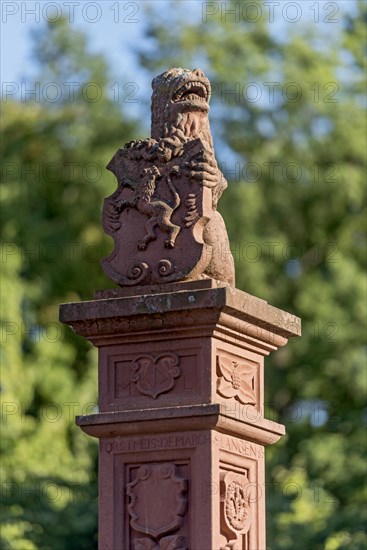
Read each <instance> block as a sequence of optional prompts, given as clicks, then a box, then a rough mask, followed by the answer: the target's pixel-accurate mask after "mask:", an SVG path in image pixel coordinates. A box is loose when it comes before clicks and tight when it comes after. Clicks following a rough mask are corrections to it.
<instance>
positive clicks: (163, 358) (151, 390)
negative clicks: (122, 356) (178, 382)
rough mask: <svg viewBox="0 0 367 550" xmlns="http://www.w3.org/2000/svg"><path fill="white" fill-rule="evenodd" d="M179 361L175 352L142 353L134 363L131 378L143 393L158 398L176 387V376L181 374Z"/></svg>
mask: <svg viewBox="0 0 367 550" xmlns="http://www.w3.org/2000/svg"><path fill="white" fill-rule="evenodd" d="M179 361H180V359H179V357H178V356H177V355H176V354H175V353H168V352H167V353H162V354H161V355H157V357H153V355H140V356H139V357H137V358H136V359H135V360H134V362H133V363H132V372H131V380H132V382H135V383H136V386H137V388H138V390H139V391H140V392H141V393H143V394H144V395H150V396H151V397H153V399H156V398H157V397H158V395H160V394H161V393H165V392H167V391H169V390H171V389H172V388H173V387H174V385H175V378H178V377H179V376H180V374H181V370H180V367H179V366H178V365H179Z"/></svg>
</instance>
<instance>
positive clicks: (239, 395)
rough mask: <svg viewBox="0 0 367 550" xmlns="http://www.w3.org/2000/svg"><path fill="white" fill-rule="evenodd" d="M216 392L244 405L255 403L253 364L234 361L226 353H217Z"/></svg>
mask: <svg viewBox="0 0 367 550" xmlns="http://www.w3.org/2000/svg"><path fill="white" fill-rule="evenodd" d="M217 367H218V380H217V392H218V393H219V395H221V396H222V397H225V398H227V399H230V398H232V397H233V398H234V399H236V400H237V401H239V402H240V403H243V404H244V405H256V404H257V398H256V393H255V379H256V368H255V366H253V365H251V364H249V363H247V362H245V361H235V360H233V359H232V358H230V357H228V356H227V355H222V354H221V355H218V358H217Z"/></svg>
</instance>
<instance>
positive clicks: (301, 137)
mask: <svg viewBox="0 0 367 550" xmlns="http://www.w3.org/2000/svg"><path fill="white" fill-rule="evenodd" d="M171 4H172V5H173V7H174V9H168V7H171ZM184 4H185V3H184V2H173V3H170V4H168V3H167V9H165V10H164V14H162V10H159V5H158V8H157V7H156V6H155V4H154V3H151V2H150V3H147V9H148V10H149V25H147V34H148V37H149V44H150V49H149V51H144V52H142V53H141V64H142V65H143V66H144V67H145V68H147V69H149V72H150V75H151V76H152V75H154V74H156V73H157V71H159V70H161V71H163V70H165V69H167V68H168V67H169V66H186V67H189V68H194V67H196V66H197V65H199V66H200V67H202V68H203V69H204V70H205V72H206V73H207V75H208V76H209V77H210V79H211V81H212V82H213V84H214V86H213V99H212V115H211V121H212V128H213V133H214V138H215V142H216V151H217V156H218V158H219V160H220V161H221V162H222V163H223V164H222V168H223V171H224V172H227V179H228V180H229V183H230V185H229V188H228V190H227V191H226V192H225V194H224V195H223V197H222V199H221V201H220V209H221V211H222V213H223V216H224V218H225V220H226V223H227V227H228V231H229V234H230V239H231V244H232V248H233V253H234V256H235V260H236V274H237V287H238V288H241V289H243V290H245V291H247V292H250V293H253V294H255V295H257V296H259V297H261V298H264V299H266V300H268V301H269V302H270V303H271V304H273V305H275V306H277V307H280V308H283V309H285V310H287V311H291V312H293V313H295V314H296V315H299V316H300V317H301V318H302V320H303V337H302V338H301V339H300V340H297V341H295V342H291V343H289V344H288V345H287V346H286V347H285V348H284V349H280V350H279V351H278V352H277V353H275V354H273V355H272V356H270V357H269V358H268V359H267V362H266V363H267V365H266V369H267V370H266V384H267V398H266V401H267V405H266V408H265V413H266V415H267V416H268V417H270V418H272V419H274V420H279V421H280V422H283V423H285V424H286V426H287V432H288V436H287V437H285V438H283V439H282V440H281V441H280V442H279V443H278V444H276V445H274V446H272V447H270V448H269V449H268V450H267V466H268V473H267V481H268V483H269V484H270V485H268V497H267V510H268V541H269V542H268V544H269V548H272V549H273V550H293V549H294V548H295V547H297V548H298V549H300V550H310V549H311V548H312V549H315V550H324V549H325V550H338V549H340V550H344V549H346V548H348V549H349V548H350V549H353V550H362V549H363V548H365V544H366V537H365V528H364V521H363V520H364V518H363V513H362V511H363V499H364V498H365V495H364V493H363V474H364V466H363V452H364V434H363V431H362V424H363V406H364V403H365V393H364V389H365V385H364V383H365V380H364V378H365V375H364V360H365V348H364V347H363V342H364V339H363V338H364V334H363V324H364V316H365V310H364V303H365V300H364V299H365V296H364V279H363V272H364V269H365V249H364V226H363V216H364V214H365V213H364V211H363V207H362V205H363V204H364V202H365V189H364V187H363V175H364V168H365V133H364V131H365V127H364V122H363V121H364V116H365V112H364V108H363V102H362V93H363V90H364V86H365V82H364V73H363V69H364V64H365V57H364V55H363V48H362V45H363V37H364V22H365V17H366V8H365V4H364V3H362V2H358V10H357V11H356V13H354V11H353V10H351V11H350V12H349V13H346V14H341V12H340V13H339V14H338V16H339V18H340V23H339V24H338V25H312V24H310V25H306V24H303V25H302V28H301V25H297V26H296V27H295V32H293V33H292V32H289V33H287V36H286V39H285V40H284V33H279V35H281V36H280V38H282V40H280V38H279V36H278V34H277V32H274V29H273V27H271V26H270V25H269V23H268V20H267V17H266V14H267V11H266V10H265V9H264V10H263V11H262V13H263V17H262V19H260V20H259V21H258V22H257V23H256V24H254V23H250V22H248V21H246V20H241V21H239V22H236V21H234V18H233V17H230V16H228V17H227V18H225V19H224V18H223V17H221V13H220V11H219V13H217V14H215V15H212V16H210V17H208V18H207V21H206V22H204V21H203V19H202V16H201V12H200V13H199V12H197V13H198V15H197V16H195V15H190V17H187V13H186V6H185V5H184ZM214 4H216V3H214ZM227 4H228V7H229V2H227ZM236 4H240V3H238V2H237V3H236V2H233V5H236ZM220 5H221V3H218V6H219V7H220ZM259 5H261V4H260V3H259ZM158 10H159V11H158ZM185 21H189V22H186V23H185ZM331 31H332V32H331ZM34 51H35V56H36V59H37V60H38V62H39V67H40V74H39V77H38V78H37V80H38V81H40V82H41V83H44V82H52V81H54V82H60V83H62V82H68V81H71V80H73V81H76V82H78V83H79V88H78V90H77V91H75V96H74V100H73V101H69V97H70V96H69V95H68V93H66V92H68V91H67V90H65V94H64V95H63V97H62V98H61V100H60V101H58V102H55V103H53V104H52V103H49V102H41V103H38V104H37V103H34V102H32V101H27V102H18V101H10V102H9V101H8V102H7V103H6V105H5V107H6V109H5V110H4V120H3V151H2V152H3V157H4V159H5V161H4V163H3V178H2V179H3V184H2V201H3V206H4V208H3V214H4V215H3V217H2V222H1V224H2V226H1V228H2V235H3V245H2V267H3V284H2V314H1V323H2V347H1V358H2V365H3V371H2V386H1V391H2V428H3V429H2V438H1V447H0V448H1V453H2V460H1V469H0V472H1V483H2V485H1V488H2V504H1V507H2V521H3V525H2V529H1V535H0V536H1V538H0V546H1V548H4V549H9V550H28V549H29V550H34V549H41V550H51V549H52V550H63V549H65V548H78V549H79V548H80V549H88V550H90V549H92V548H96V536H97V535H96V533H97V519H96V514H97V503H96V491H97V489H96V475H97V474H96V459H97V449H96V444H95V442H94V441H93V440H92V439H91V438H88V437H87V436H84V435H83V434H82V432H81V431H80V430H79V429H78V428H76V427H75V426H74V415H75V414H80V413H82V412H84V413H85V412H86V411H90V410H92V409H93V404H94V402H95V400H96V391H97V383H96V355H95V352H94V351H93V350H91V347H90V346H89V345H88V344H86V343H85V341H84V340H83V339H81V338H78V337H76V336H74V335H72V334H71V332H70V331H68V330H67V329H64V328H62V327H60V325H59V324H58V323H57V310H58V304H59V303H60V302H69V301H78V300H80V299H89V298H91V297H92V296H93V291H94V290H95V289H97V288H103V287H107V286H110V283H109V282H108V281H107V279H106V277H105V276H104V275H103V274H102V270H101V268H100V266H99V258H100V257H101V256H103V255H104V254H105V253H106V252H107V249H110V248H111V245H110V243H109V242H108V240H107V239H105V238H104V236H103V233H102V230H101V223H100V217H101V207H102V201H103V198H104V197H105V196H107V195H108V194H110V192H111V191H112V190H113V189H114V186H115V184H114V178H113V177H112V175H110V174H108V173H107V172H106V171H105V169H104V166H105V165H106V163H107V162H108V161H109V160H110V158H111V156H112V154H113V152H114V150H115V149H116V148H117V147H118V146H120V145H121V144H123V143H125V142H126V141H128V140H129V139H132V138H133V137H134V138H136V137H137V136H138V135H139V128H137V125H136V124H135V123H133V122H132V121H131V120H130V119H127V118H126V116H125V114H124V112H122V111H121V109H120V106H118V105H117V104H116V103H114V102H113V99H112V98H111V97H110V96H109V94H108V90H107V82H108V78H109V73H108V68H107V66H106V62H105V61H104V59H103V58H102V57H101V56H98V55H95V54H93V55H92V54H91V53H90V52H89V51H88V46H87V44H86V40H85V38H84V37H83V35H81V34H78V33H75V32H72V31H71V29H70V28H69V26H68V25H67V23H66V22H65V21H59V22H58V23H54V24H48V25H47V26H46V27H45V29H44V33H43V34H42V35H40V34H39V35H38V36H37V42H36V45H35V50H34ZM198 60H200V62H199V61H198ZM88 82H97V83H98V85H99V86H100V88H101V90H102V92H103V93H102V95H101V97H100V99H99V100H98V101H88V100H87V99H86V97H85V95H83V93H82V92H81V90H82V89H83V83H85V84H86V83H88ZM249 82H252V83H256V84H259V85H261V87H262V90H263V92H262V93H263V96H262V99H261V100H260V101H257V102H256V101H253V100H252V97H253V95H251V94H253V93H254V92H255V91H256V90H255V87H253V88H252V89H250V88H248V90H247V91H248V95H247V96H246V93H245V94H244V93H243V89H244V87H245V86H246V85H247V84H248V83H249ZM267 82H268V83H269V82H278V83H279V84H278V85H277V86H275V87H274V98H273V101H269V93H270V92H269V87H267V86H264V83H267ZM290 83H296V87H295V86H293V87H292V86H289V87H287V86H288V85H289V84H290ZM237 84H238V86H237ZM238 87H239V92H238ZM230 90H234V91H235V93H229V91H230ZM245 90H246V88H245ZM299 90H301V94H300V93H299ZM236 163H238V164H236ZM231 171H232V172H231Z"/></svg>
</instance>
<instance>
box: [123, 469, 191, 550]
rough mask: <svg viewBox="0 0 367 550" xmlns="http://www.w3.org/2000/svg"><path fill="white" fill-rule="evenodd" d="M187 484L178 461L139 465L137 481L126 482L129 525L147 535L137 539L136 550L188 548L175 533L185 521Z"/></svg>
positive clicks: (183, 539)
mask: <svg viewBox="0 0 367 550" xmlns="http://www.w3.org/2000/svg"><path fill="white" fill-rule="evenodd" d="M187 484H188V480H187V479H185V478H183V477H181V476H180V475H179V474H178V472H177V468H176V466H175V464H172V463H169V462H167V463H163V464H145V465H143V466H140V468H139V469H138V471H137V474H136V477H135V479H134V481H132V482H131V483H128V485H127V494H128V496H129V497H130V499H131V500H130V504H129V505H128V510H129V514H130V518H131V519H130V525H131V527H132V528H133V529H135V531H138V532H139V533H143V534H144V535H145V536H144V537H137V538H135V539H134V541H133V548H134V550H186V545H185V538H184V537H183V536H181V535H174V534H172V533H175V531H178V530H179V529H180V528H181V527H182V524H183V519H184V516H185V514H186V510H187Z"/></svg>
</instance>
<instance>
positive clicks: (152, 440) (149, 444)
mask: <svg viewBox="0 0 367 550" xmlns="http://www.w3.org/2000/svg"><path fill="white" fill-rule="evenodd" d="M207 443H210V435H209V434H208V433H197V434H190V435H186V434H185V433H183V434H178V435H169V436H162V437H158V436H157V437H135V438H126V439H123V440H118V441H116V440H115V439H114V440H112V441H108V442H107V443H105V444H104V449H105V451H106V452H107V453H108V454H110V453H111V452H112V451H114V452H118V453H121V452H124V453H129V452H131V453H133V452H136V451H158V450H162V449H180V448H187V449H194V448H195V447H197V446H198V445H205V444H207Z"/></svg>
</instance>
